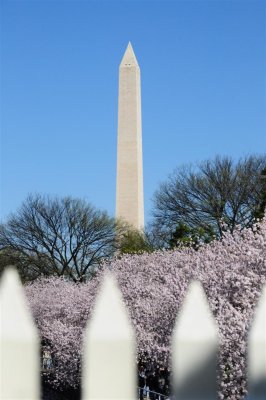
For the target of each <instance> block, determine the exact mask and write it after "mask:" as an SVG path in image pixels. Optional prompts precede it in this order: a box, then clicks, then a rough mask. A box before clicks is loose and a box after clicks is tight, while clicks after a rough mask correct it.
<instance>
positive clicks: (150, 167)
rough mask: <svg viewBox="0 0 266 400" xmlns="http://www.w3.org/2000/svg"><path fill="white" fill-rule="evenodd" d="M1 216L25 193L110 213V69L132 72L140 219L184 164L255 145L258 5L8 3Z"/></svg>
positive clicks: (265, 91) (265, 44) (260, 83)
mask: <svg viewBox="0 0 266 400" xmlns="http://www.w3.org/2000/svg"><path fill="white" fill-rule="evenodd" d="M1 25H2V47H1V67H2V72H1V80H2V86H1V120H2V122H1V136H2V140H1V151H2V153H1V158H2V171H1V174H2V175H1V214H2V218H6V216H7V215H8V214H9V213H10V212H12V211H16V209H17V208H18V207H19V206H20V204H21V203H22V201H23V200H24V199H25V198H26V196H27V195H28V194H29V193H34V192H38V193H43V194H50V195H59V196H66V195H71V196H73V197H80V198H85V199H86V200H88V201H89V202H91V203H92V204H94V205H95V206H97V207H99V208H101V209H105V210H107V211H108V212H109V213H110V214H111V215H113V214H114V211H115V178H116V135H117V95H118V66H119V63H120V61H121V58H122V56H123V53H124V51H125V49H126V46H127V43H128V41H129V40H130V41H131V43H132V45H133V48H134V50H135V54H136V56H137V59H138V62H139V65H140V68H141V75H142V117H143V159H144V192H145V214H146V221H147V220H148V219H149V218H150V211H151V207H152V201H151V200H152V197H153V193H154V191H155V190H156V189H157V188H158V185H159V183H160V182H162V181H164V180H165V179H166V178H167V176H168V175H169V174H170V173H171V172H172V170H173V169H174V168H175V167H177V166H179V165H182V164H184V163H190V162H192V163H194V162H197V161H200V160H204V159H206V158H213V157H214V156H215V155H216V154H221V155H229V156H232V157H234V158H236V159H237V158H239V157H241V156H243V155H245V154H249V153H262V152H265V150H266V143H265V142H266V133H265V132H266V121H265V115H266V114H265V111H266V79H265V74H266V72H265V71H266V62H265V54H266V31H265V29H266V28H265V27H266V2H265V1H256V0H250V1H245V0H242V1H237V0H232V1H230V0H228V1H216V0H213V1H200V0H199V1H165V0H164V1H123V2H118V1H105V2H101V1H63V0H62V1H52V0H50V1H37V0H36V1H23V0H21V1H8V0H2V7H1Z"/></svg>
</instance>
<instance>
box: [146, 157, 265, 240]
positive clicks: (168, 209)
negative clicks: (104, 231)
mask: <svg viewBox="0 0 266 400" xmlns="http://www.w3.org/2000/svg"><path fill="white" fill-rule="evenodd" d="M265 167H266V156H265V155H263V156H249V157H246V158H243V159H240V160H239V161H238V162H237V163H234V162H233V160H232V159H231V158H229V157H224V158H222V157H218V156H217V157H216V158H215V159H214V160H213V161H210V160H207V161H204V162H202V163H201V164H199V165H198V166H197V167H193V166H184V167H181V168H178V169H177V170H176V171H175V172H174V173H173V174H172V175H171V176H170V178H169V179H168V180H167V181H166V182H164V183H163V184H161V186H160V188H159V190H158V191H157V192H156V193H155V197H154V208H153V216H154V221H153V225H154V229H155V230H156V229H157V231H158V232H159V233H161V234H162V236H163V235H167V233H169V232H173V231H174V230H175V227H176V226H177V224H179V223H184V224H186V225H187V226H189V227H191V228H198V227H200V228H203V229H206V230H211V231H213V232H214V234H215V235H216V236H217V237H221V236H222V235H223V230H224V224H225V225H226V226H227V228H228V229H229V230H230V231H231V232H233V231H234V229H235V226H236V224H240V225H241V226H243V227H245V226H250V225H251V224H252V222H253V219H254V215H255V212H256V209H257V207H258V205H259V202H260V198H261V193H262V190H263V181H262V179H261V174H262V171H263V170H265Z"/></svg>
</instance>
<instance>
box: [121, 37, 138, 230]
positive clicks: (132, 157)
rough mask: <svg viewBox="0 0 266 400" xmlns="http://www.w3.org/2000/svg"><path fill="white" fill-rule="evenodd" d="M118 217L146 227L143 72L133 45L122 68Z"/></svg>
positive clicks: (136, 226) (127, 50)
mask: <svg viewBox="0 0 266 400" xmlns="http://www.w3.org/2000/svg"><path fill="white" fill-rule="evenodd" d="M116 217H117V218H120V219H123V220H124V221H126V222H128V223H129V224H130V225H132V226H133V227H134V228H136V229H139V230H141V229H142V228H143V227H144V200H143V172H142V129H141V91H140V69H139V66H138V62H137V60H136V57H135V54H134V52H133V49H132V47H131V44H130V43H129V45H128V47H127V49H126V52H125V54H124V57H123V59H122V62H121V64H120V68H119V99H118V141H117V181H116Z"/></svg>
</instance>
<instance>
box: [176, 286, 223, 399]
mask: <svg viewBox="0 0 266 400" xmlns="http://www.w3.org/2000/svg"><path fill="white" fill-rule="evenodd" d="M172 340H173V342H172V368H173V390H174V394H175V395H176V398H177V400H184V399H189V400H193V399H195V400H199V399H204V400H206V399H216V397H217V394H216V393H217V384H216V379H217V378H216V362H217V352H218V342H219V341H218V331H217V327H216V323H215V320H214V317H213V315H212V313H211V311H210V309H209V305H208V301H207V298H206V295H205V293H204V290H203V288H202V285H201V283H200V282H198V281H193V282H192V283H191V284H190V286H189V289H188V292H187V295H186V298H185V300H184V303H183V305H182V307H181V312H180V313H179V315H178V317H177V321H176V325H175V329H174V333H173V338H172Z"/></svg>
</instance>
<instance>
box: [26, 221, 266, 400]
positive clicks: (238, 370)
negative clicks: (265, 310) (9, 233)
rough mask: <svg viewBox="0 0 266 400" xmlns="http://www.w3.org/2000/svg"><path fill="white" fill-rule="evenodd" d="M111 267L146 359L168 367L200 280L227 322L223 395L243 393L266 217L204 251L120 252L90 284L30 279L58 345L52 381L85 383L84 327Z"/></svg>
mask: <svg viewBox="0 0 266 400" xmlns="http://www.w3.org/2000/svg"><path fill="white" fill-rule="evenodd" d="M106 269H111V270H112V271H113V273H114V275H115V276H116V278H117V281H118V283H119V285H120V288H121V291H122V294H123V298H124V302H125V304H126V306H127V308H128V310H129V313H130V316H131V319H132V324H133V326H134V328H135V332H136V338H137V348H138V360H143V359H147V358H150V359H152V360H153V361H154V362H155V363H157V364H162V365H163V366H167V367H170V364H169V357H170V341H171V334H172V331H173V327H174V324H175V320H176V316H177V314H178V311H179V308H180V305H181V303H182V300H183V299H184V296H185V294H186V289H187V286H188V284H189V282H190V280H191V279H192V278H197V279H199V280H200V281H201V282H202V284H203V286H204V289H205V291H206V294H207V297H208V299H209V304H210V307H211V310H212V312H213V314H214V316H215V319H216V321H217V323H218V326H219V334H220V355H219V397H220V399H223V398H228V399H240V398H241V397H243V395H244V394H245V393H246V352H247V343H246V341H247V332H248V329H249V327H250V325H251V323H252V317H253V313H254V309H255V307H256V304H257V302H258V298H259V296H260V293H261V289H262V285H263V284H264V283H265V282H266V219H264V220H263V221H262V222H261V223H260V224H257V225H256V226H255V229H253V230H251V229H245V230H242V231H241V230H240V229H239V230H237V231H236V232H235V233H234V234H233V235H231V234H229V233H228V234H227V235H225V238H224V239H223V240H222V241H216V242H212V243H210V244H208V245H204V246H202V247H201V248H200V249H199V250H198V251H195V250H193V249H192V248H183V249H177V250H171V251H169V250H164V251H157V252H154V253H152V254H147V253H145V254H141V255H124V256H123V257H121V258H119V257H117V258H116V259H114V260H113V261H112V262H111V264H107V263H106V264H104V265H103V267H102V269H101V270H100V271H99V272H98V274H97V276H96V277H95V278H94V279H93V280H91V281H89V282H88V283H86V284H75V283H72V282H68V281H66V280H64V279H63V278H49V279H40V280H38V281H35V282H34V283H32V284H30V285H28V286H27V287H26V293H27V296H28V299H29V302H30V306H31V308H32V312H33V315H34V317H35V320H36V323H37V326H38V328H39V330H40V334H41V336H42V338H43V341H44V343H46V344H50V346H51V349H52V355H53V366H54V372H53V374H51V375H50V377H49V379H50V382H51V383H53V385H54V386H57V387H63V386H68V385H69V386H72V387H77V386H79V385H80V372H81V352H82V343H81V341H82V332H83V330H84V327H85V325H86V322H87V319H88V318H89V317H90V314H91V312H92V309H93V304H94V301H95V298H96V294H97V290H98V287H99V283H100V282H101V279H102V275H103V273H104V272H105V270H106Z"/></svg>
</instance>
